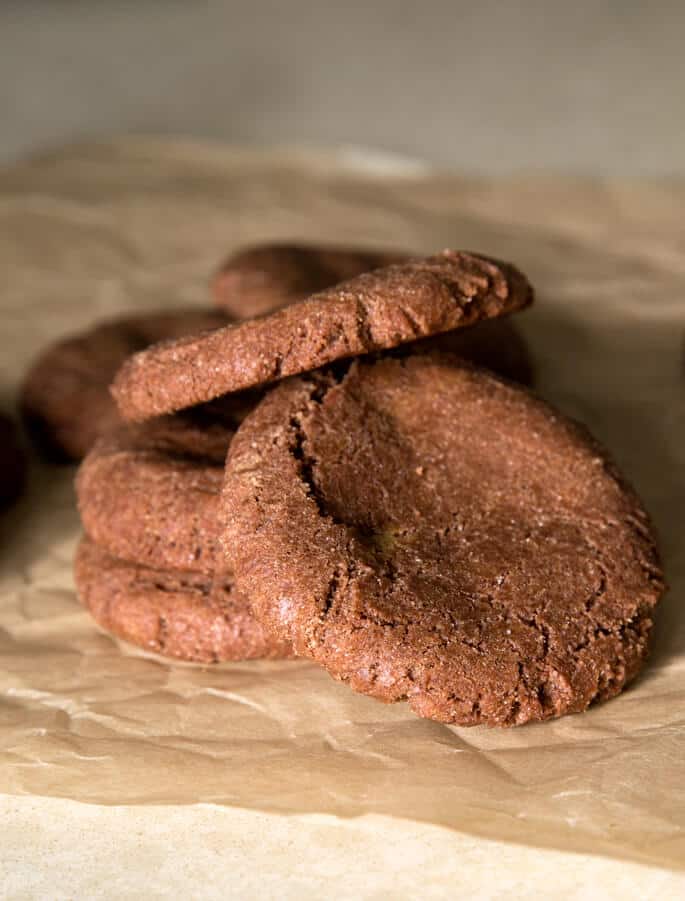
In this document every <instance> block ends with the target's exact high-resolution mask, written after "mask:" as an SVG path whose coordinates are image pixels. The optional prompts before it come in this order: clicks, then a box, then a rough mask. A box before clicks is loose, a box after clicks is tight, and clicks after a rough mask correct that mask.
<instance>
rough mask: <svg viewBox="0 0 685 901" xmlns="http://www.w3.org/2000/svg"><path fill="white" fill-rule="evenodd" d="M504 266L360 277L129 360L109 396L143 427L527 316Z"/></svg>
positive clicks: (523, 297)
mask: <svg viewBox="0 0 685 901" xmlns="http://www.w3.org/2000/svg"><path fill="white" fill-rule="evenodd" d="M531 300H532V289H531V287H530V285H529V283H528V282H527V280H526V279H525V277H524V276H523V275H522V274H521V273H520V272H519V271H518V270H517V269H515V268H514V267H513V266H511V265H509V264H508V263H499V262H497V261H495V260H491V259H487V258H485V257H481V256H476V255H475V254H471V253H464V252H461V251H449V250H446V251H444V252H443V253H441V254H438V255H437V256H433V257H428V258H427V259H421V260H412V261H409V262H406V263H401V264H398V265H395V266H388V267H386V268H385V269H378V270H377V271H376V272H371V273H366V274H364V275H360V276H358V277H357V278H354V279H352V280H351V281H348V282H344V283H343V284H341V285H337V286H336V287H334V288H331V289H329V290H327V291H322V292H321V293H319V294H315V295H313V296H312V297H310V298H308V299H307V300H303V301H301V302H300V303H295V304H291V305H290V306H288V307H285V308H284V309H282V310H278V311H277V312H275V313H272V314H271V315H269V316H264V317H262V318H260V319H252V320H248V321H246V322H241V323H238V324H236V325H233V326H230V327H228V328H224V329H220V330H219V331H217V332H214V333H212V334H208V335H204V336H201V337H191V338H186V339H181V340H179V341H171V342H166V343H164V344H160V345H158V346H156V347H151V348H149V349H148V350H145V351H142V352H141V353H139V354H136V355H135V356H133V357H131V358H130V359H129V360H127V361H126V363H125V364H124V365H123V366H122V368H121V369H120V370H119V372H118V374H117V376H116V379H115V380H114V383H113V385H112V392H113V394H114V397H115V399H116V401H117V404H118V407H119V410H120V412H121V413H122V415H123V416H124V418H125V419H129V420H142V419H146V418H148V417H151V416H157V415H160V414H163V413H170V412H172V411H174V410H180V409H183V408H184V407H190V406H193V405H194V404H198V403H203V402H204V401H208V400H211V399H212V398H215V397H219V396H221V395H222V394H227V393H229V392H232V391H239V390H241V389H243V388H248V387H252V386H255V385H261V384H264V383H267V382H273V381H277V380H278V379H281V378H284V377H285V376H288V375H294V374H296V373H300V372H305V371H307V370H310V369H315V368H317V367H319V366H323V365H324V364H326V363H330V362H332V361H334V360H339V359H343V358H345V357H352V356H356V355H358V354H365V353H370V352H372V351H378V350H383V349H387V348H392V347H397V346H399V345H400V344H404V343H406V342H408V341H415V340H417V339H418V338H424V337H428V336H430V335H435V334H440V333H442V332H447V331H450V330H452V329H457V328H461V327H464V326H469V325H474V324H475V323H476V322H479V321H480V320H483V319H491V318H494V317H496V316H501V315H502V314H504V313H509V312H512V311H514V310H517V309H520V308H522V307H525V306H526V305H527V304H529V303H530V302H531Z"/></svg>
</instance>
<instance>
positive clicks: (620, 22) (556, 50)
mask: <svg viewBox="0 0 685 901" xmlns="http://www.w3.org/2000/svg"><path fill="white" fill-rule="evenodd" d="M122 132H146V133H162V134H174V133H180V134H190V135H195V136H200V137H202V136H205V137H213V138H220V139H225V140H231V141H240V142H245V141H247V142H258V143H275V142H289V143H304V144H310V145H311V144H336V145H337V144H341V143H344V144H351V145H362V146H372V147H376V148H380V149H384V150H390V151H394V152H398V153H401V154H406V155H410V156H416V157H420V158H424V159H428V160H432V161H435V162H438V163H440V164H444V165H448V166H450V167H457V168H460V169H463V170H466V171H476V172H503V171H511V170H536V169H547V170H550V169H551V170H571V171H581V172H597V173H604V172H615V173H619V174H654V173H671V172H685V2H684V0H679V2H676V0H673V2H668V0H656V2H651V3H649V2H631V0H596V2H590V0H571V2H568V0H567V2H557V0H552V2H540V0H538V2H535V0H523V2H495V0H481V2H477V0H472V2H462V0H454V2H449V0H426V2H422V3H419V2H416V0H415V2H411V0H395V2H391V0H377V2H373V0H370V2H367V3H363V2H356V0H339V2H326V0H320V2H318V3H317V2H313V0H280V2H275V0H273V2H269V0H250V2H240V3H239V2H232V0H207V2H199V0H197V2H196V0H137V2H136V0H123V2H119V0H111V2H106V0H20V2H12V0H10V2H8V0H4V2H2V3H0V159H5V160H7V159H11V158H13V157H15V156H17V155H19V154H22V153H24V152H26V151H31V150H36V149H42V148H45V147H49V146H53V145H55V144H57V143H60V142H63V141H67V140H74V139H81V138H86V137H93V136H96V137H98V136H106V135H108V134H113V133H122Z"/></svg>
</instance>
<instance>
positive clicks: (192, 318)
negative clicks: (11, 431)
mask: <svg viewBox="0 0 685 901" xmlns="http://www.w3.org/2000/svg"><path fill="white" fill-rule="evenodd" d="M228 322H230V319H229V317H228V316H226V315H224V314H222V313H220V312H219V311H218V310H205V309H182V310H175V311H164V312H156V313H144V314H134V315H127V316H120V317H118V318H116V319H111V320H108V321H106V322H101V323H99V324H96V325H94V326H93V327H92V328H91V329H89V330H87V331H84V332H81V333H79V334H76V335H69V336H66V337H64V338H61V339H59V340H57V341H55V342H54V343H53V344H51V345H50V346H49V347H47V348H46V349H45V350H44V351H43V352H42V353H41V354H40V355H39V356H38V358H37V359H36V361H35V362H34V363H33V365H32V366H31V369H30V370H29V372H28V374H27V375H26V378H25V379H24V384H23V386H22V396H21V407H22V414H23V417H24V421H25V422H26V426H27V429H28V431H29V432H30V434H31V436H32V438H33V439H34V441H35V443H36V444H37V445H38V447H39V448H40V449H41V451H42V452H43V454H44V455H45V456H46V457H48V458H49V459H51V460H56V461H60V462H68V461H74V460H80V459H81V458H82V457H84V456H85V455H86V454H87V453H88V451H89V450H90V449H91V447H92V446H93V444H94V443H95V441H96V440H97V439H98V437H99V436H100V435H101V434H103V432H105V431H107V429H109V428H111V427H112V426H113V425H115V424H117V423H118V422H120V421H121V418H120V416H119V414H118V412H117V409H116V406H115V404H114V401H113V400H112V397H111V395H110V393H109V385H110V382H111V381H112V379H113V378H114V376H115V374H116V372H117V370H118V369H119V367H120V366H121V364H122V363H123V362H124V360H125V359H126V358H127V357H128V356H130V355H131V354H133V353H136V352H137V351H140V350H142V349H143V348H144V347H148V346H149V345H150V344H155V343H156V342H158V341H161V340H163V339H169V338H179V337H181V336H182V335H188V334H191V333H193V334H194V333H197V332H200V331H203V330H210V329H217V328H220V327H222V326H225V325H226V324H227V323H228Z"/></svg>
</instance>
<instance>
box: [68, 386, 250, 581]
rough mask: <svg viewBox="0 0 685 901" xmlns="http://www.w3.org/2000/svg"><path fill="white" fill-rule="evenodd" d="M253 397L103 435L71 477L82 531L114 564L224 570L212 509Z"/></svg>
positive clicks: (243, 396) (240, 396) (236, 398)
mask: <svg viewBox="0 0 685 901" xmlns="http://www.w3.org/2000/svg"><path fill="white" fill-rule="evenodd" d="M257 395H258V393H257V392H242V393H239V394H232V395H230V396H229V397H226V398H223V399H221V400H218V401H215V402H214V403H211V404H205V405H203V406H201V407H194V408H193V409H191V410H187V411H185V412H183V413H178V414H176V415H175V416H164V417H160V418H159V419H153V420H150V421H149V422H146V423H142V424H140V425H126V424H120V425H119V426H118V427H116V428H114V429H112V430H110V431H109V432H108V433H106V434H105V435H103V436H102V437H101V438H100V439H99V440H98V441H97V442H96V444H95V446H94V447H93V449H92V450H91V451H90V453H89V454H88V455H87V456H86V457H85V459H84V460H83V462H82V463H81V466H80V468H79V471H78V474H77V477H76V494H77V498H78V505H79V510H80V513H81V520H82V522H83V525H84V528H85V530H86V532H88V534H89V535H90V536H91V538H92V539H93V540H94V541H95V542H96V543H97V544H98V545H99V546H100V547H102V548H103V549H105V550H106V551H108V552H109V553H110V554H112V555H114V556H115V557H121V558H122V559H124V560H128V561H132V562H135V563H139V564H141V565H144V566H151V567H155V568H161V569H183V570H193V571H199V572H205V573H213V572H214V571H215V570H217V569H223V568H224V565H223V563H222V559H221V551H220V547H219V522H218V503H219V493H220V491H221V483H222V481H223V475H224V464H225V461H226V454H227V452H228V446H229V444H230V442H231V438H232V437H233V434H234V432H235V430H236V428H237V426H238V423H239V422H240V421H241V420H242V419H243V418H244V416H245V414H246V413H247V412H248V411H249V410H250V409H252V407H253V406H254V405H255V403H256V401H257Z"/></svg>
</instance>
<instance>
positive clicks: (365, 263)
mask: <svg viewBox="0 0 685 901" xmlns="http://www.w3.org/2000/svg"><path fill="white" fill-rule="evenodd" d="M406 259H407V255H406V254H400V253H392V252H390V251H382V250H381V251H378V250H362V249H360V248H350V247H334V246H328V245H325V244H323V245H321V244H316V245H315V244H258V245H256V246H254V247H247V248H244V249H243V250H240V251H238V252H237V253H235V254H233V256H231V257H229V258H228V260H226V262H225V263H224V264H223V266H222V267H221V268H220V269H219V271H218V272H217V273H216V274H215V275H214V277H213V279H212V282H211V291H212V294H213V296H214V300H215V302H216V304H217V305H218V306H219V307H221V308H222V309H224V310H226V311H227V312H228V313H230V314H231V315H232V316H235V317H236V318H238V319H248V318H250V317H252V316H261V315H262V314H264V313H270V312H272V310H277V309H279V308H280V307H285V306H287V305H288V304H291V303H294V302H295V301H298V300H302V299H303V298H305V297H309V295H310V294H315V293H316V292H317V291H323V290H325V289H326V288H330V287H331V286H332V285H337V284H338V282H343V281H347V280H348V279H350V278H354V277H355V276H357V275H361V273H362V272H371V271H372V270H374V269H380V268H381V267H383V266H390V265H391V264H393V263H399V262H402V261H404V260H406Z"/></svg>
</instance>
